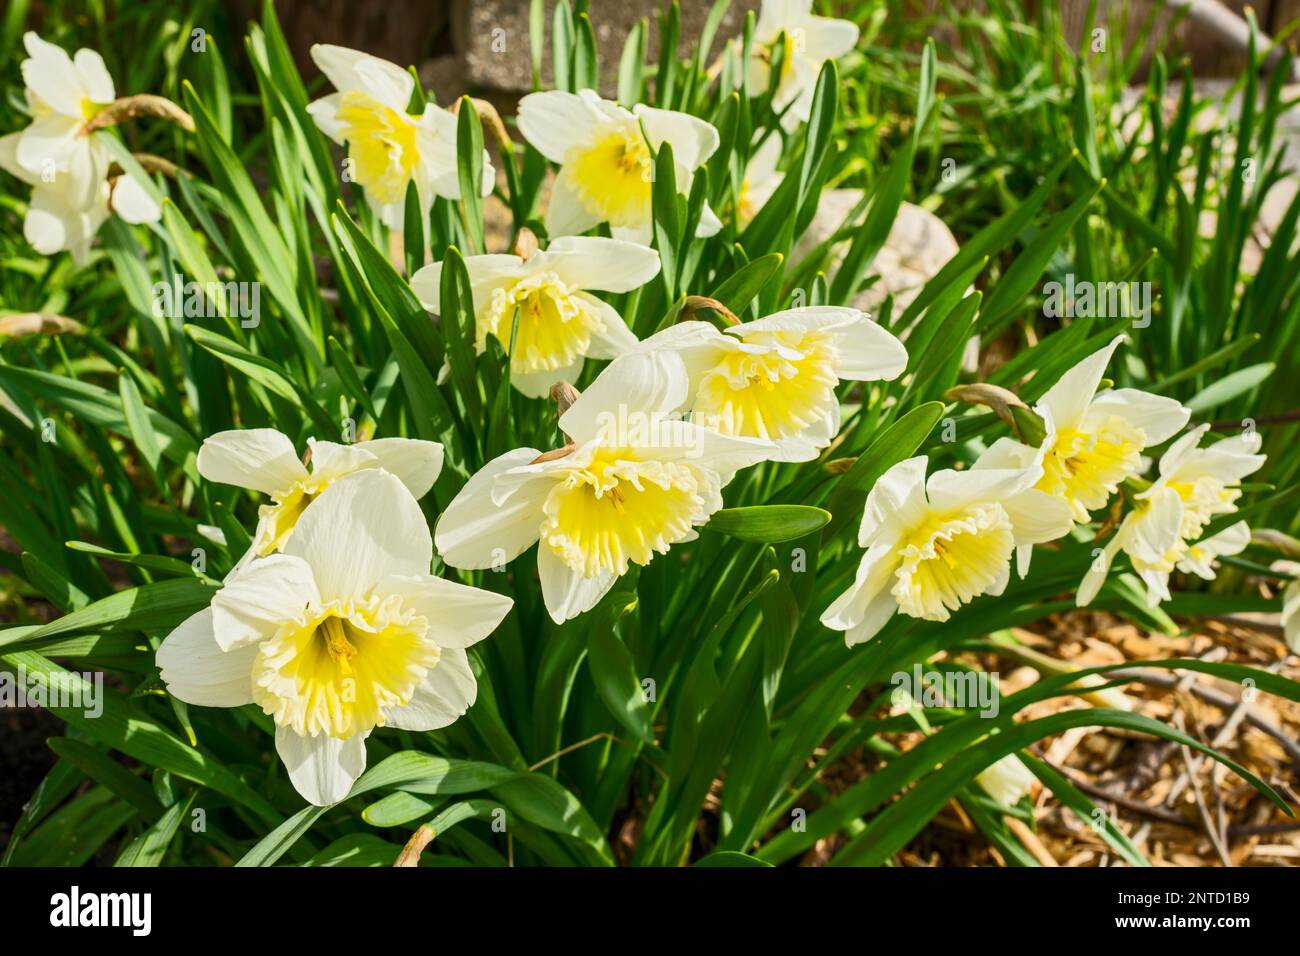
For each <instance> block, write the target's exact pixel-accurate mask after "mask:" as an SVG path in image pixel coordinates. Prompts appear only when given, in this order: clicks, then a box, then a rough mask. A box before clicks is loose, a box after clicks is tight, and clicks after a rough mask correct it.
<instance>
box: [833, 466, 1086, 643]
mask: <svg viewBox="0 0 1300 956" xmlns="http://www.w3.org/2000/svg"><path fill="white" fill-rule="evenodd" d="M925 467H926V458H925V456H923V455H922V456H917V457H915V458H909V459H907V460H906V461H901V462H899V463H898V464H896V465H894V466H893V467H892V468H890V469H889V470H888V471H886V472H885V474H884V475H882V476H881V478H880V480H879V481H877V482H876V484H875V486H874V487H873V488H872V489H871V492H870V494H868V495H867V503H866V508H865V510H864V511H863V515H862V525H861V527H860V528H859V531H858V544H859V545H860V546H862V547H863V548H865V549H866V553H865V554H864V555H863V556H862V561H861V562H860V564H859V565H858V571H857V576H856V577H855V578H854V581H853V583H852V584H851V585H850V586H849V588H848V589H847V590H846V591H845V592H844V593H843V594H841V595H840V596H839V597H838V598H836V599H835V601H833V602H832V603H831V605H830V607H828V608H827V609H826V611H825V613H823V614H822V617H821V620H822V623H823V624H825V625H826V626H827V627H829V628H831V629H833V630H837V631H844V632H845V635H844V638H845V642H846V643H847V644H848V645H849V646H850V647H851V646H853V645H854V644H859V643H861V642H863V641H867V640H870V639H871V638H872V637H874V636H875V635H876V634H877V633H878V632H879V631H880V629H881V628H882V627H884V626H885V624H886V623H887V622H888V621H889V619H890V618H891V617H893V616H894V613H895V612H896V611H901V612H902V613H904V614H906V615H908V616H909V617H915V618H923V619H925V620H927V621H946V620H948V619H949V617H951V615H952V612H953V611H955V610H957V609H958V608H959V607H961V606H962V605H964V604H967V603H969V602H970V601H972V600H973V599H975V598H976V597H978V596H980V595H982V594H993V595H997V594H1001V593H1002V591H1003V589H1004V588H1005V587H1006V585H1007V581H1008V580H1009V579H1010V573H1011V557H1012V554H1013V553H1014V552H1015V550H1016V548H1017V547H1019V546H1023V545H1032V544H1037V543H1041V542H1044V541H1052V540H1055V539H1056V538H1059V537H1061V535H1063V534H1065V533H1066V532H1068V531H1069V529H1070V526H1071V522H1070V513H1069V508H1068V507H1067V506H1066V505H1065V503H1064V502H1062V501H1060V500H1057V499H1053V498H1051V497H1050V496H1048V495H1046V494H1044V493H1042V492H1039V491H1037V490H1036V489H1034V488H1033V484H1034V482H1035V481H1036V480H1037V479H1038V470H1037V469H1035V468H1025V469H1014V468H1010V469H1009V468H992V467H986V466H984V464H983V462H982V461H981V462H977V463H976V465H975V466H974V467H972V468H970V469H968V470H966V471H953V470H950V469H945V470H942V471H936V472H935V473H934V474H932V475H931V476H930V478H929V480H928V481H927V480H926V477H925Z"/></svg>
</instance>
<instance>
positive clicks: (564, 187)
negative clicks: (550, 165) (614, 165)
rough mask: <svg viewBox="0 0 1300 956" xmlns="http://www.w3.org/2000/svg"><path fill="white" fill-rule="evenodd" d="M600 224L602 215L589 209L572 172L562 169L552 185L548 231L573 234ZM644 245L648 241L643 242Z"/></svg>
mask: <svg viewBox="0 0 1300 956" xmlns="http://www.w3.org/2000/svg"><path fill="white" fill-rule="evenodd" d="M599 224H600V216H599V215H597V214H596V213H594V212H592V211H591V210H589V209H588V208H587V207H586V206H585V205H584V204H583V202H582V199H581V198H579V195H578V191H577V189H575V188H574V185H573V182H572V181H571V179H570V174H569V173H568V172H567V171H565V170H563V169H562V170H560V173H559V175H557V176H556V177H555V181H554V183H552V185H551V201H550V205H548V206H547V207H546V232H547V234H549V235H552V236H571V235H576V234H577V233H580V232H586V231H587V230H588V229H590V228H592V227H593V226H596V225H599ZM641 244H642V245H646V244H647V243H645V242H642V243H641Z"/></svg>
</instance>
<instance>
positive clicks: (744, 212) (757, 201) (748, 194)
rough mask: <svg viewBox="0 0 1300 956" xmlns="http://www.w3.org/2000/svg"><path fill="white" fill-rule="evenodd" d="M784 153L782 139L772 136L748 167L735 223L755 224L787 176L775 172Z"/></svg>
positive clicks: (760, 146)
mask: <svg viewBox="0 0 1300 956" xmlns="http://www.w3.org/2000/svg"><path fill="white" fill-rule="evenodd" d="M781 149H782V144H781V137H779V136H777V135H775V134H773V135H770V136H768V137H767V138H766V139H764V140H763V141H762V143H760V144H759V147H758V149H756V150H755V151H754V155H752V156H751V157H750V158H749V162H748V163H747V164H746V165H745V177H744V179H743V180H741V183H740V195H739V196H738V197H737V200H736V219H737V221H738V222H739V224H740V225H741V226H742V227H743V226H745V225H747V224H748V223H750V222H752V221H753V219H754V217H755V216H757V215H758V211H759V210H760V209H762V208H763V206H764V204H766V203H767V201H768V200H769V199H771V198H772V194H773V193H774V192H776V189H777V187H778V186H780V185H781V181H782V180H783V179H785V173H783V172H780V171H779V170H778V169H777V168H776V167H777V163H779V162H780V161H781Z"/></svg>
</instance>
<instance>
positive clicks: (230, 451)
mask: <svg viewBox="0 0 1300 956" xmlns="http://www.w3.org/2000/svg"><path fill="white" fill-rule="evenodd" d="M307 444H308V448H309V449H310V462H311V468H310V470H308V467H307V466H306V465H304V464H303V463H302V461H301V460H300V459H299V457H298V453H297V451H296V450H295V449H294V447H293V442H292V441H290V440H289V437H288V436H287V435H285V434H283V433H282V432H278V431H276V430H275V429H274V428H244V429H234V430H231V431H225V432H218V433H217V434H215V435H211V436H209V437H208V438H207V439H205V440H204V442H203V445H202V446H201V447H200V448H199V456H198V469H199V474H200V475H202V476H203V477H204V478H206V479H207V480H208V481H215V482H219V483H220V484H223V485H234V486H236V487H239V488H250V489H252V490H254V491H258V492H261V493H262V494H264V495H267V496H269V497H270V499H271V502H270V503H269V504H266V505H263V506H262V507H261V509H260V511H259V515H258V525H257V531H256V533H255V534H254V536H253V555H254V556H265V555H268V554H274V553H275V552H277V551H283V550H284V548H285V545H286V544H287V543H288V541H289V538H290V536H291V535H292V534H293V530H294V526H295V525H296V524H297V522H298V519H299V518H301V517H302V514H303V512H304V511H305V510H306V509H307V507H308V506H309V505H310V504H311V503H312V502H313V501H314V500H315V499H316V498H317V497H318V496H319V495H321V493H323V492H324V491H325V490H326V489H327V488H329V486H330V485H331V484H333V483H334V482H335V481H338V480H339V479H340V478H344V477H346V476H348V475H351V474H355V473H357V472H360V471H371V470H376V471H383V472H387V473H389V474H392V475H394V476H395V477H396V478H397V479H398V480H399V481H400V482H401V483H402V484H403V485H404V486H405V487H406V489H407V490H408V491H409V492H410V493H411V494H412V495H414V496H415V497H416V498H422V497H424V495H426V494H428V492H429V489H430V488H432V487H433V483H434V482H435V481H436V480H437V478H438V475H439V473H440V472H441V471H442V463H443V447H442V445H441V444H439V443H438V442H432V441H423V440H420V439H415V438H376V439H371V440H369V441H360V442H355V443H354V444H351V445H341V444H338V443H336V442H328V441H317V440H316V439H313V438H309V439H308V440H307Z"/></svg>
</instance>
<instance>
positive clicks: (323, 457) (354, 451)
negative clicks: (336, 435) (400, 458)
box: [307, 438, 379, 481]
mask: <svg viewBox="0 0 1300 956" xmlns="http://www.w3.org/2000/svg"><path fill="white" fill-rule="evenodd" d="M362 444H363V442H357V443H356V444H354V445H344V444H341V443H339V442H334V441H321V440H319V439H316V438H309V439H307V447H308V448H309V449H310V450H311V455H310V460H311V476H312V477H313V478H315V479H317V480H321V481H333V480H334V479H336V478H342V477H343V476H344V475H350V474H352V473H353V472H355V471H361V470H362V469H363V468H378V467H379V458H378V456H376V455H372V454H371V453H370V452H369V451H367V450H365V449H364V448H362V447H361V446H362Z"/></svg>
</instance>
